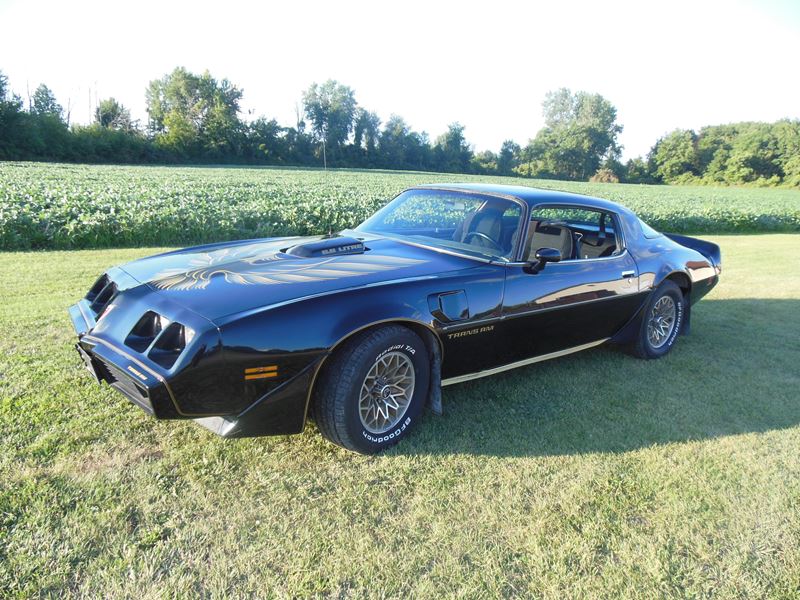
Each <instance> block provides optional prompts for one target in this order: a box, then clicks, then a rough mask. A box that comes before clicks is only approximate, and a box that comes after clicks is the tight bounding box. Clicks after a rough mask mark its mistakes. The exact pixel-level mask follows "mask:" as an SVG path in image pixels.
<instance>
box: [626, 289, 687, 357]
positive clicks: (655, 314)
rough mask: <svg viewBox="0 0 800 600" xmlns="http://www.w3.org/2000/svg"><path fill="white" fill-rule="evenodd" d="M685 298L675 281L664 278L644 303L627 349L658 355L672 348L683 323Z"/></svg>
mask: <svg viewBox="0 0 800 600" xmlns="http://www.w3.org/2000/svg"><path fill="white" fill-rule="evenodd" d="M685 312H686V299H685V298H684V296H683V292H682V291H681V288H679V287H678V286H677V285H676V284H675V282H673V281H670V280H666V281H664V282H663V283H662V284H661V285H660V286H658V288H657V289H656V291H655V292H653V295H652V297H651V298H650V302H648V304H647V306H646V307H645V313H644V315H643V317H642V325H641V328H640V329H639V334H638V336H637V339H636V341H635V342H634V343H633V344H632V345H631V352H632V353H633V355H634V356H638V357H639V358H648V359H649V358H661V357H662V356H664V355H665V354H667V353H668V352H669V351H670V350H672V346H673V345H674V344H675V340H677V339H678V334H679V333H680V332H681V327H683V320H684V317H685Z"/></svg>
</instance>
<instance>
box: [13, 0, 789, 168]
mask: <svg viewBox="0 0 800 600" xmlns="http://www.w3.org/2000/svg"><path fill="white" fill-rule="evenodd" d="M798 62H800V0H761V1H758V0H752V1H751V0H727V1H715V0H708V1H706V0H690V1H688V0H670V1H668V2H648V1H646V0H638V1H630V2H628V1H613V0H606V1H602V0H594V1H586V2H583V1H581V2H577V1H569V0H553V1H551V2H546V3H545V2H536V1H527V2H525V1H520V2H506V1H503V0H494V1H491V2H489V1H486V0H482V1H481V2H474V3H473V2H469V1H466V0H462V1H460V2H450V1H439V2H437V1H435V0H427V1H423V2H419V1H417V0H404V1H403V2H391V3H388V2H379V1H374V0H373V1H372V2H350V1H346V0H336V1H333V2H332V1H330V0H329V1H327V2H316V1H313V0H303V1H302V2H298V1H293V2H268V1H261V2H237V1H235V0H227V1H226V2H221V1H219V0H217V1H216V2H205V1H202V0H195V1H193V2H181V1H170V0H160V1H151V0H137V1H135V2H126V1H123V0H116V1H114V0H111V1H109V0H102V1H95V0H87V1H82V0H74V1H64V0H61V1H52V0H37V1H35V2H34V1H31V0H27V1H18V0H0V71H3V72H4V73H5V74H6V75H7V76H8V78H9V84H10V86H11V88H12V90H13V91H15V92H17V93H19V94H20V95H21V96H23V98H24V97H25V96H26V93H27V90H30V92H31V93H32V92H33V90H34V89H35V88H36V86H37V85H38V84H39V83H45V84H47V85H48V86H49V87H50V88H51V89H52V90H53V91H54V92H55V94H56V96H57V98H58V100H59V102H60V103H61V104H62V105H63V106H64V107H65V108H66V107H67V106H68V105H69V109H70V114H71V122H73V123H87V122H89V121H90V120H91V115H92V110H93V108H94V106H95V105H96V99H97V98H100V99H102V98H106V97H109V96H113V97H114V98H116V99H117V100H119V101H121V102H122V103H123V104H125V105H126V106H128V107H129V108H130V109H131V112H132V114H133V117H134V118H138V119H141V121H142V123H145V122H146V117H147V113H146V110H145V97H144V96H145V89H146V87H147V84H148V82H149V81H150V80H152V79H158V78H160V77H162V76H164V75H165V74H166V73H168V72H170V71H171V70H172V69H173V68H174V67H176V66H184V67H186V68H188V69H189V70H190V71H193V72H196V73H201V72H203V71H204V70H206V69H208V70H209V71H210V72H211V74H212V75H213V76H214V77H216V78H217V79H222V78H228V79H229V80H231V81H232V82H233V83H235V84H236V85H237V86H239V87H240V88H241V89H243V90H244V99H243V102H242V108H243V112H244V116H245V117H247V118H255V117H257V116H260V115H266V116H267V117H269V118H275V119H277V120H278V122H280V123H281V124H283V125H293V124H294V123H295V122H296V109H297V107H298V106H299V105H300V103H301V98H302V91H303V90H304V89H306V88H307V87H308V86H309V85H310V84H311V83H313V82H320V83H321V82H323V81H325V80H326V79H336V80H338V81H339V82H341V83H344V84H345V85H348V86H350V87H351V88H353V90H354V91H355V95H356V99H357V100H358V102H359V104H360V105H361V106H364V107H365V108H367V109H369V110H373V111H375V112H377V113H378V115H379V116H380V117H381V118H382V119H383V121H384V122H385V121H386V120H387V119H388V117H389V116H390V115H391V114H392V113H396V114H399V115H401V116H402V117H404V118H405V119H406V121H407V122H408V123H409V124H410V125H411V126H412V128H413V129H415V130H417V131H426V132H428V134H429V135H430V136H431V138H432V139H435V138H436V136H438V135H439V134H441V133H442V132H444V131H445V130H446V128H447V125H448V124H449V123H452V122H454V121H458V122H460V123H461V124H462V125H464V126H465V127H466V130H465V135H466V137H467V139H468V141H469V142H470V143H471V144H472V145H473V146H474V148H475V150H476V151H481V150H486V149H489V150H494V151H497V150H498V149H499V148H500V145H501V143H502V142H503V140H505V139H513V140H515V141H516V142H518V143H520V144H523V145H524V144H525V143H526V142H527V140H528V139H530V138H532V137H533V136H535V135H536V132H537V131H538V130H539V129H540V128H541V127H542V125H543V117H542V110H541V103H542V100H543V99H544V96H545V94H546V93H547V92H548V91H550V90H555V89H558V88H560V87H568V88H570V89H572V90H573V91H577V90H585V91H588V92H596V93H599V94H601V95H603V96H604V97H605V98H607V99H608V100H609V101H611V103H612V104H613V105H614V106H616V107H617V110H618V122H619V123H621V124H622V125H623V127H624V130H623V132H622V134H621V136H620V142H621V143H622V145H623V146H624V150H623V157H625V158H629V157H633V156H638V155H644V154H646V153H647V151H648V150H649V149H650V147H651V146H652V145H653V143H654V142H655V141H656V140H657V138H659V137H660V136H662V135H664V134H665V133H667V132H669V131H671V130H673V129H675V128H684V129H699V128H700V127H702V126H703V125H711V124H721V123H729V122H733V121H745V120H750V121H774V120H777V119H781V118H787V117H788V118H800V76H799V75H798V71H799V69H798Z"/></svg>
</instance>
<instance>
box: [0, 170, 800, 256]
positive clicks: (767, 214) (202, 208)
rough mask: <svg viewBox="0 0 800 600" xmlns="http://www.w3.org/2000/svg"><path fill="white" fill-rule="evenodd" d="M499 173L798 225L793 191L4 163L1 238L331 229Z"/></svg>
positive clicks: (148, 240)
mask: <svg viewBox="0 0 800 600" xmlns="http://www.w3.org/2000/svg"><path fill="white" fill-rule="evenodd" d="M453 181H494V182H500V183H512V184H517V185H528V186H538V187H545V188H552V189H560V190H566V191H574V192H579V193H585V194H590V195H596V196H600V197H603V198H608V199H611V200H616V201H619V202H621V203H623V204H625V205H626V206H628V207H630V208H632V209H634V210H635V211H637V212H638V213H639V215H640V216H641V217H642V218H644V219H645V220H646V221H648V222H649V223H650V224H651V225H653V226H655V227H656V228H658V229H663V230H664V231H671V232H676V233H681V232H683V233H698V232H700V233H725V232H737V233H748V232H750V233H752V232H798V231H800V191H798V190H790V189H755V188H711V187H680V186H642V185H624V184H590V183H575V182H564V181H546V180H532V179H512V178H498V177H483V176H482V177H477V176H467V175H442V174H433V173H419V172H413V173H404V172H392V171H346V170H344V171H341V170H340V171H327V172H325V171H322V170H308V169H305V170H304V169H273V168H233V167H228V168H208V167H196V168H194V167H124V166H86V165H60V164H39V163H0V250H19V249H37V248H50V249H52V248H58V249H68V248H102V247H121V246H143V245H166V244H174V245H185V244H191V243H201V242H209V241H217V240H227V239H241V238H251V237H265V236H270V235H301V234H308V233H328V232H330V231H337V230H339V229H342V228H344V227H348V226H352V225H355V224H357V223H359V222H360V221H361V220H363V219H364V217H366V216H367V215H369V214H370V213H372V212H373V211H374V210H375V209H376V208H377V207H379V206H381V205H382V204H384V203H385V202H386V201H387V200H389V199H391V198H392V196H394V195H395V194H397V193H398V192H400V191H401V190H402V189H404V188H405V187H408V186H411V185H417V184H421V183H433V182H453Z"/></svg>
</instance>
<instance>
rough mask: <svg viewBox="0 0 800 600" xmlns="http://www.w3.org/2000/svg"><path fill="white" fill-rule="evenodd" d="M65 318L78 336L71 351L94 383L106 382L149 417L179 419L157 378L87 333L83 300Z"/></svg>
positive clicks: (89, 325)
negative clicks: (78, 357)
mask: <svg viewBox="0 0 800 600" xmlns="http://www.w3.org/2000/svg"><path fill="white" fill-rule="evenodd" d="M69 315H70V319H71V320H72V326H73V328H74V329H75V333H76V334H77V335H78V342H77V343H76V344H75V349H76V350H77V352H78V354H79V355H80V357H81V360H82V361H83V363H84V365H85V366H86V369H87V370H88V371H89V373H91V375H92V377H93V378H94V379H95V381H97V382H98V383H103V382H106V383H107V384H108V385H109V386H111V387H112V388H114V389H115V390H117V391H118V392H120V393H121V394H122V395H123V396H125V397H126V398H127V399H128V400H130V401H131V402H132V403H133V404H135V405H136V406H138V407H139V408H141V409H142V410H144V411H145V412H146V413H147V414H149V415H152V416H155V417H158V418H165V419H166V418H176V417H180V413H179V411H178V407H177V404H175V402H174V399H173V397H172V393H171V390H170V389H169V387H168V386H167V384H166V382H165V381H164V379H163V377H161V375H159V374H158V373H156V372H155V371H153V370H152V369H150V368H149V367H148V366H147V365H145V364H143V363H142V362H141V361H138V360H137V359H136V358H134V357H133V356H131V355H129V354H128V353H127V352H125V351H124V350H121V349H118V348H115V347H114V346H112V345H111V344H109V343H108V342H106V341H105V340H101V339H99V338H96V337H94V336H92V335H91V334H90V333H89V332H90V331H91V330H92V329H93V328H94V326H95V325H96V323H95V319H94V316H93V314H92V311H91V310H90V308H89V305H88V302H87V301H86V300H85V299H84V300H81V301H80V302H78V303H77V304H74V305H72V306H71V307H70V308H69ZM176 413H178V414H176Z"/></svg>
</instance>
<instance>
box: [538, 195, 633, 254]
mask: <svg viewBox="0 0 800 600" xmlns="http://www.w3.org/2000/svg"><path fill="white" fill-rule="evenodd" d="M539 248H555V249H556V250H559V251H560V252H561V257H562V260H587V259H593V258H606V257H609V256H615V255H617V254H619V253H620V251H621V248H620V244H619V243H618V239H617V228H616V219H615V217H614V215H612V214H611V213H608V212H604V211H601V210H595V209H592V208H583V207H575V206H540V207H536V208H534V209H533V210H532V211H531V223H530V227H529V228H528V239H527V240H526V245H525V256H526V259H527V260H532V257H533V256H534V254H535V253H536V251H537V250H538V249H539Z"/></svg>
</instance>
